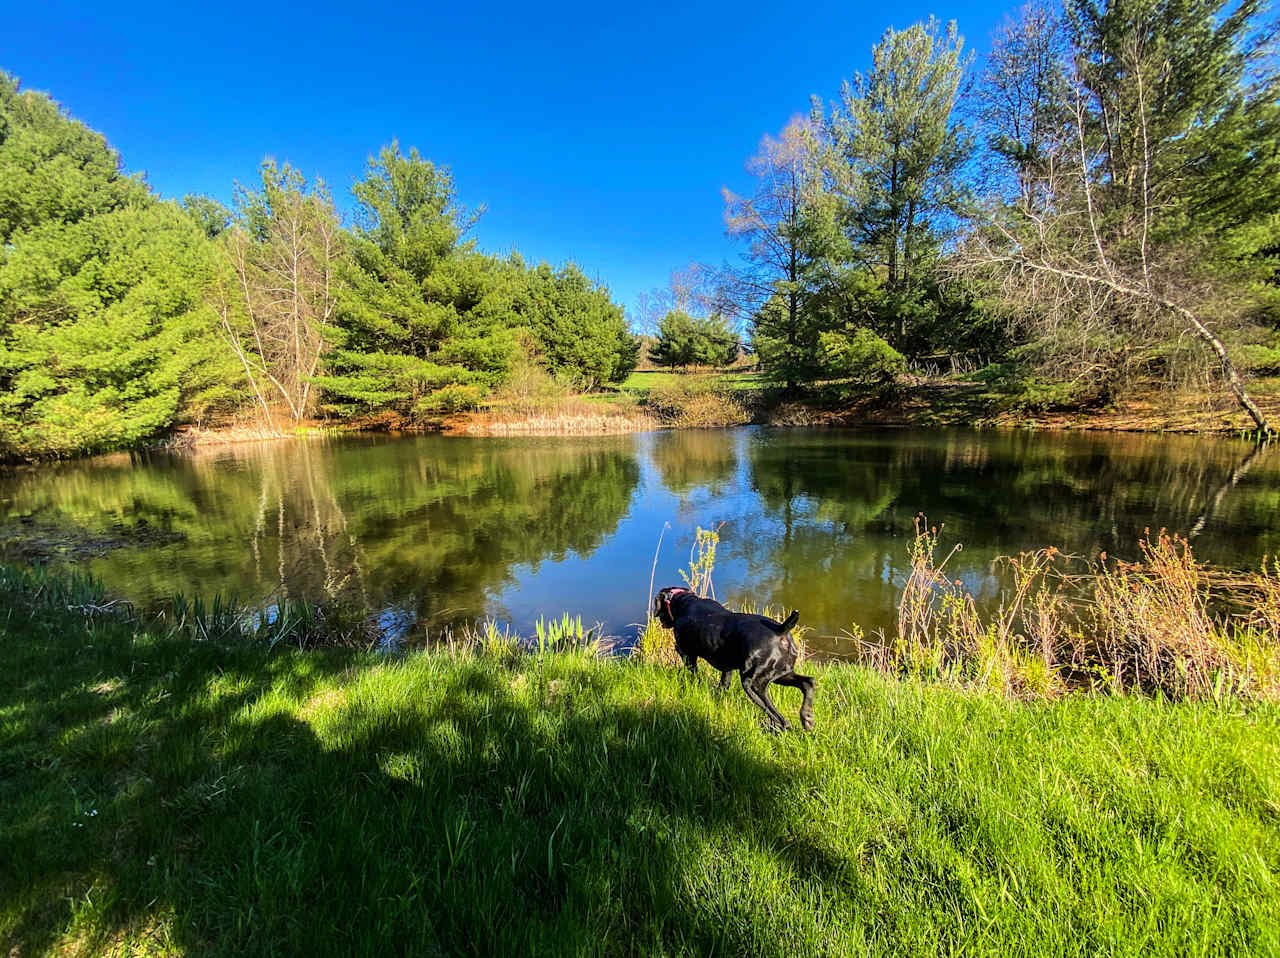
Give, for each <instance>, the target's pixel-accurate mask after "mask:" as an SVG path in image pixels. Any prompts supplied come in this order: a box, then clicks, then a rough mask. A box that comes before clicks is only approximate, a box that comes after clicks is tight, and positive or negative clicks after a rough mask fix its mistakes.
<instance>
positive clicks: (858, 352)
mask: <svg viewBox="0 0 1280 958" xmlns="http://www.w3.org/2000/svg"><path fill="white" fill-rule="evenodd" d="M818 341H819V343H820V345H821V347H822V353H823V360H824V365H825V366H826V370H827V372H828V373H829V374H830V375H831V376H834V377H837V378H840V379H852V380H853V381H854V382H856V383H858V384H860V385H866V386H874V387H877V388H880V389H883V388H886V387H889V386H892V385H893V384H894V383H895V382H897V380H898V377H899V376H901V375H902V374H903V373H905V372H906V371H907V361H906V360H905V359H903V358H902V354H901V353H899V352H898V351H897V350H896V349H894V348H893V347H892V346H890V345H889V344H888V343H887V342H885V341H884V340H883V339H881V338H880V337H879V336H877V335H876V334H875V333H873V332H872V331H871V330H869V329H862V328H859V329H855V330H852V331H851V332H827V333H823V334H822V335H821V336H820V337H819V338H818Z"/></svg>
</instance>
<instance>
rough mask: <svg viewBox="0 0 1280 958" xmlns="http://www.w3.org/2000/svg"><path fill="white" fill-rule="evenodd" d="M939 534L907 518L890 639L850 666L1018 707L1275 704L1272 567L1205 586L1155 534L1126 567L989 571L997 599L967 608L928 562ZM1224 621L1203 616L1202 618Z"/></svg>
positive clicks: (1184, 551)
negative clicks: (1048, 702)
mask: <svg viewBox="0 0 1280 958" xmlns="http://www.w3.org/2000/svg"><path fill="white" fill-rule="evenodd" d="M939 532H940V530H939V529H938V528H936V527H930V526H929V525H928V523H927V521H925V519H924V517H923V516H920V517H917V520H916V534H915V537H914V539H913V541H912V544H911V551H910V569H909V572H908V574H907V578H906V581H905V583H904V584H903V590H902V595H901V597H900V599H899V603H898V621H897V629H896V634H895V635H893V636H892V637H891V638H889V637H882V641H881V642H879V643H876V642H868V641H866V639H865V637H864V636H863V634H862V632H861V631H860V630H857V629H856V628H855V630H854V631H852V632H850V633H847V636H848V637H849V638H850V639H853V640H856V641H855V646H856V651H855V658H857V659H858V660H860V661H862V662H864V663H866V664H869V665H872V666H874V667H877V668H881V669H883V670H886V671H892V672H899V673H908V674H913V675H918V676H921V677H925V678H937V679H946V680H949V681H955V682H959V683H962V684H965V685H972V686H976V687H983V688H990V689H994V690H997V691H1000V692H1003V693H1004V694H1007V695H1014V696H1018V697H1033V696H1053V695H1058V694H1061V693H1063V692H1065V691H1067V690H1068V689H1072V688H1093V689H1096V690H1103V691H1112V692H1126V691H1137V692H1146V693H1151V694H1161V695H1165V696H1167V697H1170V698H1174V699H1197V700H1204V699H1214V700H1221V699H1222V698H1224V697H1230V696H1235V697H1240V698H1254V699H1275V698H1280V564H1278V563H1276V562H1274V561H1273V562H1272V563H1271V564H1270V565H1268V564H1267V563H1266V562H1264V563H1263V565H1262V568H1261V570H1260V572H1258V573H1256V574H1253V575H1251V576H1243V577H1242V576H1231V575H1224V574H1221V573H1219V574H1217V575H1210V574H1209V572H1208V570H1206V568H1205V567H1204V566H1203V565H1202V564H1200V563H1199V562H1198V561H1197V560H1196V559H1195V557H1194V555H1193V554H1192V551H1191V546H1190V543H1188V542H1187V540H1186V539H1183V538H1180V537H1178V536H1172V535H1169V534H1168V533H1166V532H1164V531H1163V530H1162V531H1161V532H1159V533H1158V534H1157V535H1156V536H1154V537H1152V536H1151V535H1150V534H1148V535H1147V536H1146V537H1145V538H1144V539H1143V540H1141V541H1140V542H1139V544H1138V547H1139V550H1140V552H1141V560H1140V561H1139V562H1136V563H1128V562H1120V561H1115V560H1111V559H1108V557H1107V556H1106V555H1105V554H1103V555H1102V556H1100V557H1099V559H1098V560H1097V562H1096V563H1095V564H1091V565H1090V566H1089V567H1088V569H1087V571H1085V572H1083V573H1078V574H1072V573H1071V571H1070V569H1071V567H1072V560H1071V559H1070V557H1066V556H1063V555H1062V554H1061V553H1060V552H1058V550H1057V549H1054V548H1047V549H1039V550H1035V551H1031V552H1023V553H1021V554H1019V555H1018V556H1016V557H1015V556H1006V557H1003V558H1001V559H999V560H997V566H998V567H999V569H1000V571H1001V572H1002V573H1003V575H1004V580H1005V588H1004V589H1003V590H1002V595H1001V599H1000V601H999V603H998V605H997V606H996V607H995V608H994V609H991V610H989V611H985V612H984V611H983V610H980V609H979V607H978V603H977V602H976V600H975V599H974V597H973V595H972V593H971V592H969V590H968V589H966V588H965V587H964V584H963V582H962V581H961V580H959V579H953V578H951V577H950V576H949V575H948V573H947V569H946V567H947V564H948V562H949V561H950V559H951V557H952V556H954V555H955V554H956V553H957V552H958V551H959V550H960V548H961V547H960V546H959V545H957V546H955V547H953V548H952V549H951V550H950V551H949V552H948V553H947V554H946V556H945V557H943V558H942V559H941V561H939V560H938V551H939ZM1219 606H1220V607H1222V609H1223V610H1224V611H1214V609H1215V608H1216V607H1219Z"/></svg>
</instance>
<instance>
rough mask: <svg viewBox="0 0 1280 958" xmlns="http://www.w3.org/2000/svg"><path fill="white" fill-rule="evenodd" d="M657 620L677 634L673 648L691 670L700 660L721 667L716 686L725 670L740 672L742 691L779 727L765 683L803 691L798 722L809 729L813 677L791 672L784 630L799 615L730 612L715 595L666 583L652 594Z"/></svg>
mask: <svg viewBox="0 0 1280 958" xmlns="http://www.w3.org/2000/svg"><path fill="white" fill-rule="evenodd" d="M653 612H654V615H656V616H657V617H658V621H659V622H661V623H662V624H663V625H665V626H666V627H667V628H668V629H674V630H675V633H676V651H677V652H679V653H680V657H681V658H682V659H684V664H685V665H687V666H688V667H689V671H690V672H692V673H693V674H695V675H696V674H697V673H698V659H699V658H703V659H706V660H707V661H708V662H709V663H711V667H712V668H715V669H719V670H720V687H721V688H724V689H727V688H728V687H729V675H730V673H732V672H734V671H735V670H736V671H738V672H739V673H740V678H741V680H742V691H744V692H746V693H747V698H749V699H751V701H752V702H754V703H755V704H756V705H758V706H760V708H762V709H764V713H765V715H767V716H768V717H769V721H770V722H772V723H773V724H774V725H776V726H777V727H778V728H782V729H786V728H790V726H789V725H788V724H787V720H786V719H784V718H783V717H782V713H780V712H779V711H778V710H777V709H776V708H775V707H774V704H773V702H772V701H771V700H770V698H769V685H770V684H771V683H773V682H777V683H778V684H779V685H789V686H791V687H792V688H797V689H800V691H801V692H803V693H804V701H803V702H802V703H801V705H800V724H802V725H803V726H804V727H805V728H806V729H811V728H813V686H814V682H813V679H812V678H811V677H810V676H808V675H797V674H796V672H795V664H796V647H795V643H794V642H793V641H792V639H791V637H790V636H789V635H788V634H787V633H788V632H789V631H790V630H791V627H792V626H793V625H795V624H796V621H797V620H798V619H799V618H800V613H799V612H792V613H791V614H790V615H789V616H787V621H785V622H775V621H774V620H773V619H770V618H768V617H767V616H763V615H749V614H747V613H744V612H730V611H729V610H728V609H726V608H725V607H724V606H722V605H721V604H720V603H719V602H716V601H715V600H714V599H703V598H701V597H699V596H698V595H697V594H696V593H693V592H690V591H689V590H688V589H682V588H679V587H678V586H668V587H667V588H665V589H663V590H662V591H661V592H659V593H658V594H657V595H656V596H654V598H653Z"/></svg>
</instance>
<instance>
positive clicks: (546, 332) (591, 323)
mask: <svg viewBox="0 0 1280 958" xmlns="http://www.w3.org/2000/svg"><path fill="white" fill-rule="evenodd" d="M523 280H524V283H525V293H524V298H523V303H522V304H521V305H520V306H518V307H517V309H518V315H519V316H520V321H522V322H523V324H525V325H527V326H528V327H529V328H530V329H531V330H532V331H533V333H534V335H535V336H536V337H537V340H538V344H539V346H540V348H541V352H542V354H543V356H544V357H545V359H544V361H545V363H546V365H547V368H548V369H549V370H550V371H551V372H552V373H553V374H555V375H556V376H558V377H560V378H562V379H563V380H565V381H567V382H570V383H572V384H573V385H575V386H577V387H578V388H580V389H583V390H590V389H594V388H595V387H596V386H599V385H602V384H604V383H620V382H622V381H623V380H624V379H626V378H627V377H628V376H630V375H631V373H632V371H633V370H634V369H635V368H636V362H637V360H638V359H639V344H638V343H637V342H636V339H635V337H634V336H633V335H632V333H631V330H630V329H629V328H628V326H627V322H626V319H625V318H624V316H623V310H622V307H621V306H619V305H618V304H617V303H615V302H613V300H612V299H611V298H610V295H609V290H608V288H607V287H605V286H602V285H600V284H599V283H595V282H592V281H591V280H590V279H588V278H587V276H586V275H585V274H584V273H583V272H582V270H581V269H579V268H578V267H577V266H576V265H574V264H573V263H568V264H566V265H565V266H563V267H561V268H560V269H558V270H553V269H552V268H551V267H550V266H548V265H547V264H546V263H542V264H540V265H539V266H537V267H536V268H535V269H532V270H529V271H528V272H527V273H526V274H525V275H524V277H523Z"/></svg>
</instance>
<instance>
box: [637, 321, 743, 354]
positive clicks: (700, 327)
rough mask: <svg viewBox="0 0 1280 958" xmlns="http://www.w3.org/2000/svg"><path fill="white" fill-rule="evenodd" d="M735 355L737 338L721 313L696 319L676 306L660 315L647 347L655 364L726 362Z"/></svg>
mask: <svg viewBox="0 0 1280 958" xmlns="http://www.w3.org/2000/svg"><path fill="white" fill-rule="evenodd" d="M737 358H738V338H737V337H736V336H735V335H734V334H733V331H732V330H731V329H729V324H728V322H727V321H726V320H725V318H724V317H723V316H721V315H719V314H717V313H713V314H712V315H710V316H707V317H705V318H703V319H695V318H694V317H692V316H690V315H689V314H688V313H686V312H684V311H683V310H678V309H673V310H671V311H670V312H668V313H667V314H666V315H665V316H663V317H662V321H661V322H660V323H659V324H658V335H657V337H656V339H655V341H654V344H653V346H652V347H650V349H649V359H650V361H652V362H653V364H654V365H655V366H667V367H676V366H728V365H729V364H730V363H732V362H733V361H734V360H735V359H737Z"/></svg>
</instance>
